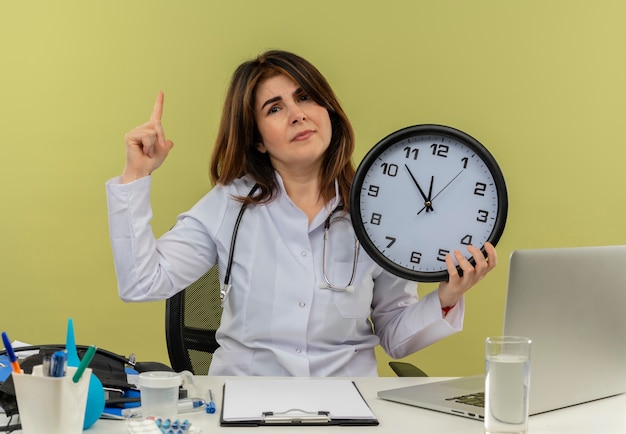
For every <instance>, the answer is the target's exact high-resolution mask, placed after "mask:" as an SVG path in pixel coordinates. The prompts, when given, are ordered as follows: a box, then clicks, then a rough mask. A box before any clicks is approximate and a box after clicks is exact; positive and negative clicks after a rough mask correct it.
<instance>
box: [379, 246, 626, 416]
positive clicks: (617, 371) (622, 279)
mask: <svg viewBox="0 0 626 434" xmlns="http://www.w3.org/2000/svg"><path fill="white" fill-rule="evenodd" d="M625 271H626V246H596V247H573V248H555V249H535V250H517V251H514V252H513V253H512V254H511V257H510V263H509V280H508V287H507V299H506V310H505V316H504V326H503V334H504V335H513V336H525V337H529V338H531V339H532V348H531V374H530V402H529V406H530V408H529V413H530V414H531V415H534V414H537V413H543V412H546V411H551V410H556V409H559V408H563V407H568V406H572V405H576V404H580V403H583V402H588V401H593V400H596V399H601V398H605V397H608V396H613V395H618V394H621V393H624V392H626V338H625V336H626V315H625V314H624V308H625V307H626V273H625ZM484 382H485V377H484V374H483V375H476V376H472V377H463V378H458V379H453V380H448V381H438V382H434V383H428V384H422V385H415V386H409V387H402V388H397V389H390V390H383V391H380V392H378V397H379V398H382V399H386V400H389V401H395V402H399V403H403V404H409V405H413V406H417V407H422V408H427V409H431V410H437V411H441V412H445V413H451V414H454V415H458V416H465V417H469V418H473V419H481V420H482V419H484V408H483V407H481V406H480V402H477V401H480V398H481V397H484V393H483V392H484ZM459 401H460V402H459ZM467 401H469V402H467Z"/></svg>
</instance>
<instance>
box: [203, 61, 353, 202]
mask: <svg viewBox="0 0 626 434" xmlns="http://www.w3.org/2000/svg"><path fill="white" fill-rule="evenodd" d="M278 74H283V75H285V76H287V77H289V78H291V79H292V80H294V81H295V82H296V83H298V85H299V86H300V87H302V89H303V90H304V92H306V93H307V94H308V95H309V96H310V97H311V98H312V99H313V101H315V102H316V103H317V104H319V105H321V106H322V107H324V108H326V110H328V114H329V116H330V121H331V125H332V136H331V140H330V146H329V147H328V150H327V151H326V155H325V156H324V162H323V164H322V172H321V174H320V177H321V196H322V198H323V199H324V200H325V201H328V200H330V199H332V198H333V197H334V195H335V184H334V182H335V179H336V180H337V181H338V184H339V194H340V196H341V198H342V199H343V204H344V210H347V209H348V206H349V199H348V196H349V191H350V185H351V184H352V178H353V177H354V172H355V170H354V165H353V163H352V160H351V158H352V152H353V151H354V132H353V130H352V126H351V125H350V121H349V120H348V118H347V116H346V114H345V112H344V111H343V109H342V108H341V105H340V104H339V101H338V100H337V97H336V96H335V94H334V92H333V90H332V88H331V87H330V85H329V84H328V82H327V81H326V79H325V78H324V76H323V75H322V74H321V73H320V72H319V71H318V70H317V68H315V66H313V65H312V64H311V63H310V62H308V61H307V60H305V59H303V58H302V57H300V56H297V55H295V54H293V53H289V52H286V51H277V50H272V51H267V52H265V53H262V54H260V55H259V56H258V57H257V58H256V59H253V60H249V61H247V62H244V63H242V64H241V65H240V66H239V67H238V68H237V69H236V70H235V73H234V74H233V77H232V79H231V82H230V86H229V88H228V92H227V95H226V101H225V102H224V109H223V112H222V120H221V123H220V127H219V131H218V134H217V140H216V142H215V148H214V149H213V157H212V159H211V165H210V174H211V181H212V182H213V183H214V184H228V183H230V182H232V181H233V180H235V179H236V178H239V177H241V176H243V175H246V174H250V175H252V177H253V178H254V179H255V181H256V182H257V184H258V186H259V188H258V190H257V191H258V194H256V195H254V197H251V198H244V197H240V198H238V199H239V200H241V201H243V202H248V203H264V202H268V201H270V200H272V199H273V198H274V196H275V195H276V193H277V191H278V184H277V182H276V178H275V175H274V168H273V166H272V163H271V162H270V159H269V156H268V154H267V153H262V152H259V151H258V149H257V143H258V142H259V141H260V140H261V137H260V134H259V131H258V128H257V125H256V122H255V117H254V105H255V95H256V89H257V87H258V85H259V84H260V83H261V82H262V81H263V80H265V79H267V78H270V77H273V76H275V75H278Z"/></svg>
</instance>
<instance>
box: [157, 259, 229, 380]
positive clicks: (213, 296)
mask: <svg viewBox="0 0 626 434" xmlns="http://www.w3.org/2000/svg"><path fill="white" fill-rule="evenodd" d="M221 316H222V306H221V304H220V281H219V273H218V270H217V265H216V266H214V267H213V268H211V269H210V270H209V271H208V272H207V273H206V274H205V275H204V276H202V277H201V278H200V279H198V280H197V281H196V282H194V283H192V284H191V285H189V286H188V287H187V288H185V289H184V290H183V291H181V292H179V293H178V294H176V295H174V296H173V297H171V298H169V299H168V300H167V301H166V303H165V338H166V341H167V352H168V354H169V358H170V363H171V365H172V369H174V370H175V371H176V372H181V371H190V372H192V373H194V374H197V375H206V374H207V372H208V371H209V366H210V365H211V360H212V359H213V352H214V351H215V350H216V349H217V348H218V347H219V344H218V343H217V341H216V340H215V331H216V330H217V328H218V326H219V324H220V319H221Z"/></svg>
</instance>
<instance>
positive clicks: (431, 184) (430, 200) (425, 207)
mask: <svg viewBox="0 0 626 434" xmlns="http://www.w3.org/2000/svg"><path fill="white" fill-rule="evenodd" d="M461 173H463V170H461V171H460V172H459V173H457V174H456V175H455V176H454V178H452V179H451V180H450V182H448V183H447V184H446V185H444V186H443V188H442V189H441V190H439V192H438V193H437V194H436V195H435V196H434V197H432V198H431V197H430V195H431V193H432V187H433V178H434V177H433V178H431V180H430V191H429V192H428V197H429V198H428V199H427V200H426V202H427V203H430V209H431V211H432V210H433V209H432V208H433V207H432V202H433V201H434V200H435V199H436V198H437V196H439V195H440V194H441V193H442V192H443V191H444V190H445V189H446V188H448V186H449V185H450V184H452V182H453V181H454V180H455V179H457V178H458V177H459V175H460V174H461ZM424 210H426V212H428V207H427V206H426V204H424V208H422V209H421V210H419V212H418V213H417V215H420V214H421V213H422V211H424Z"/></svg>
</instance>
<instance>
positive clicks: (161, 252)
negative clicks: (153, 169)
mask: <svg viewBox="0 0 626 434" xmlns="http://www.w3.org/2000/svg"><path fill="white" fill-rule="evenodd" d="M150 185H151V177H149V176H148V177H145V178H141V179H139V180H136V181H134V182H131V183H129V184H120V183H119V178H114V179H112V180H109V181H108V182H107V183H106V192H107V205H108V211H109V232H110V237H111V246H112V249H113V259H114V263H115V271H116V274H117V282H118V291H119V295H120V298H122V300H124V301H153V300H163V299H166V298H169V297H171V296H172V295H174V294H175V293H177V292H179V291H181V290H182V289H184V288H186V287H187V286H188V285H189V284H191V283H193V282H194V281H195V280H197V279H198V278H199V277H201V276H202V275H203V274H204V273H205V272H206V271H208V269H209V268H210V267H211V266H212V265H213V264H214V263H215V261H216V259H215V258H216V248H215V243H214V242H213V241H212V239H211V237H210V236H209V234H208V232H207V230H206V228H205V227H204V226H203V224H202V223H201V222H199V221H198V220H197V219H195V218H194V217H192V216H189V215H187V216H185V217H179V220H178V222H177V224H176V226H175V228H173V229H172V230H171V231H169V232H167V233H166V234H165V235H164V236H163V237H161V238H160V239H159V240H157V239H156V238H155V236H154V233H153V231H152V227H151V225H150V222H151V220H152V208H151V206H150Z"/></svg>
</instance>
